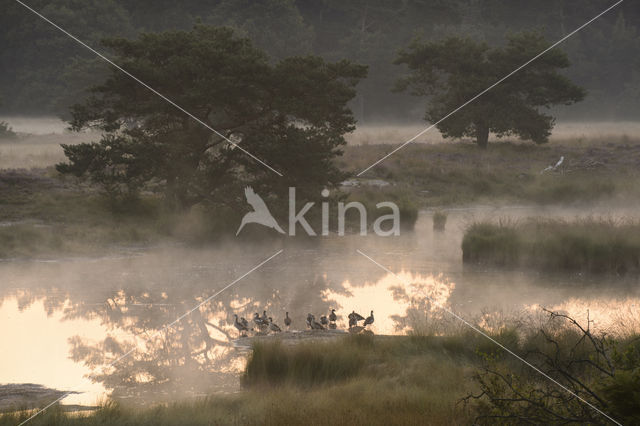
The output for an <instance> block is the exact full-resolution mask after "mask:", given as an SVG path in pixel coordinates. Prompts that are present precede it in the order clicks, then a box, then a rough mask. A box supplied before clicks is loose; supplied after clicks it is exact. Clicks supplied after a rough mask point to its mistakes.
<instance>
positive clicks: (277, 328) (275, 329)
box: [269, 317, 282, 333]
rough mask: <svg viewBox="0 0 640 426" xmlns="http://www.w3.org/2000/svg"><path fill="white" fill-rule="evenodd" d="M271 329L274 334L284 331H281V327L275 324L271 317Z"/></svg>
mask: <svg viewBox="0 0 640 426" xmlns="http://www.w3.org/2000/svg"><path fill="white" fill-rule="evenodd" d="M269 329H271V331H273V332H274V333H280V332H281V331H282V330H280V327H278V326H277V325H276V324H274V323H273V319H272V318H271V317H269Z"/></svg>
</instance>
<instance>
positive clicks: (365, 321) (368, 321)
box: [363, 311, 373, 327]
mask: <svg viewBox="0 0 640 426" xmlns="http://www.w3.org/2000/svg"><path fill="white" fill-rule="evenodd" d="M369 324H373V311H371V315H369V316H368V317H367V319H366V320H364V325H363V326H364V327H366V326H367V325H369Z"/></svg>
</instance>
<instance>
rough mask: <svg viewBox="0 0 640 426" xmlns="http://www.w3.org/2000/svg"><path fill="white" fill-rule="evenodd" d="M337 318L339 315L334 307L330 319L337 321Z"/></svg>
mask: <svg viewBox="0 0 640 426" xmlns="http://www.w3.org/2000/svg"><path fill="white" fill-rule="evenodd" d="M337 319H338V316H337V315H336V310H335V309H332V310H331V313H330V314H329V321H331V322H336V320H337Z"/></svg>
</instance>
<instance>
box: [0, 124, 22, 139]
mask: <svg viewBox="0 0 640 426" xmlns="http://www.w3.org/2000/svg"><path fill="white" fill-rule="evenodd" d="M17 137H18V135H17V134H16V132H14V131H13V129H12V128H11V126H9V123H7V122H6V121H0V141H2V140H4V139H15V138H17Z"/></svg>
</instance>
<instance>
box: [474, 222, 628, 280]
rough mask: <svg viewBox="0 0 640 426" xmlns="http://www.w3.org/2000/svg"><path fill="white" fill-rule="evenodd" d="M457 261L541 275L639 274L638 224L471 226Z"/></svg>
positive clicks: (554, 223) (543, 223) (476, 224)
mask: <svg viewBox="0 0 640 426" xmlns="http://www.w3.org/2000/svg"><path fill="white" fill-rule="evenodd" d="M462 252H463V261H464V262H467V263H481V264H492V265H501V266H527V267H535V268H538V269H541V270H569V271H582V272H590V273H611V274H618V275H623V274H627V273H640V223H638V222H632V221H613V220H607V219H594V218H590V219H580V220H575V221H565V220H559V219H535V220H534V219H530V220H527V221H523V222H518V223H515V222H512V223H489V222H481V223H475V224H473V225H471V226H470V227H469V228H468V229H467V230H466V232H465V235H464V238H463V241H462Z"/></svg>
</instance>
